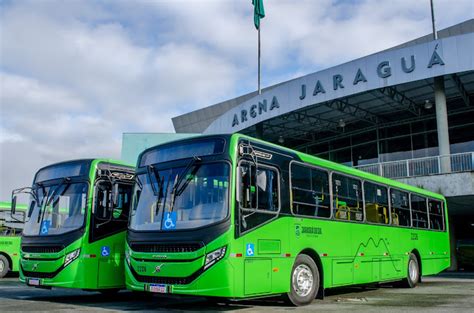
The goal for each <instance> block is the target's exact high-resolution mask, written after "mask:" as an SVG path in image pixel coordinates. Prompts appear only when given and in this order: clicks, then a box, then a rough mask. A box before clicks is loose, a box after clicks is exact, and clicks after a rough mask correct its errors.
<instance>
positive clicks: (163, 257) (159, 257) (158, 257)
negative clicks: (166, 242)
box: [151, 254, 168, 259]
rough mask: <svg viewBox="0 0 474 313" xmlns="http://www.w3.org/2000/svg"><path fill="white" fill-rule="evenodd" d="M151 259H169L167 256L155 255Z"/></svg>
mask: <svg viewBox="0 0 474 313" xmlns="http://www.w3.org/2000/svg"><path fill="white" fill-rule="evenodd" d="M151 257H152V258H154V259H166V258H168V256H167V255H162V254H154V255H152V256H151Z"/></svg>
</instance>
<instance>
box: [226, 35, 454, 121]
mask: <svg viewBox="0 0 474 313" xmlns="http://www.w3.org/2000/svg"><path fill="white" fill-rule="evenodd" d="M438 46H439V44H436V46H435V47H434V49H433V52H432V53H431V57H430V59H429V61H428V64H421V66H425V67H426V68H428V69H431V68H433V67H436V66H444V65H445V62H444V60H443V58H442V56H441V55H440V53H439V51H438ZM419 65H420V64H417V62H416V57H415V55H413V54H412V55H408V56H403V57H401V58H400V59H399V60H398V61H397V62H394V61H393V60H392V62H391V61H389V60H381V61H380V62H379V63H378V64H377V67H376V68H374V69H363V68H357V70H356V71H355V73H354V74H353V75H351V77H347V78H346V77H344V75H342V74H339V73H335V74H333V75H332V86H327V85H326V86H325V85H324V84H323V82H321V80H319V79H318V80H316V81H315V82H314V83H311V84H308V85H307V84H301V86H300V90H299V91H298V93H299V95H298V98H299V100H304V99H306V97H307V94H308V93H311V91H313V92H312V94H313V97H318V96H320V97H322V96H323V95H324V94H326V88H328V87H329V88H331V87H332V90H334V91H337V90H341V89H344V88H345V86H346V85H350V84H351V83H352V85H353V86H359V85H363V84H366V83H368V81H369V79H368V78H367V77H374V76H375V74H376V75H377V77H379V78H381V79H388V78H389V77H391V76H392V74H393V72H392V71H393V68H394V67H398V68H400V69H401V70H402V73H406V74H409V73H412V72H413V71H415V70H416V68H417V66H419ZM367 71H374V72H372V73H370V72H369V73H368V72H367ZM367 74H369V75H368V76H367ZM371 75H372V76H371ZM329 90H330V89H329ZM278 108H280V103H279V102H278V98H277V96H269V97H267V98H265V99H263V100H260V101H258V102H257V103H253V104H250V106H249V107H247V108H243V109H241V110H240V112H237V113H234V117H233V119H232V127H235V126H238V125H240V124H242V123H245V122H249V121H251V120H252V119H255V118H257V117H258V116H260V115H263V114H268V113H269V112H271V111H273V110H275V109H278Z"/></svg>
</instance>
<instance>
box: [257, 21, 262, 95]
mask: <svg viewBox="0 0 474 313" xmlns="http://www.w3.org/2000/svg"><path fill="white" fill-rule="evenodd" d="M261 27H262V24H260V25H259V26H258V94H259V95H261V94H262V89H260V28H261Z"/></svg>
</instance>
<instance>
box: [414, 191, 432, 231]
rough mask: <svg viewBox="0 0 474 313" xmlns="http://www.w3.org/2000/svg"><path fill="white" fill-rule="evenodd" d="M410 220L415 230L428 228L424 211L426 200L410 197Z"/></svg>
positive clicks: (415, 196)
mask: <svg viewBox="0 0 474 313" xmlns="http://www.w3.org/2000/svg"><path fill="white" fill-rule="evenodd" d="M410 202H411V219H412V223H413V224H412V225H413V227H416V228H428V213H427V211H426V198H424V197H420V196H417V195H414V194H412V195H411V201H410Z"/></svg>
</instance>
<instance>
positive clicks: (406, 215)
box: [390, 189, 411, 226]
mask: <svg viewBox="0 0 474 313" xmlns="http://www.w3.org/2000/svg"><path fill="white" fill-rule="evenodd" d="M390 201H391V204H392V212H391V215H392V225H398V226H411V217H410V205H409V202H408V193H407V192H403V191H399V190H394V189H392V190H390Z"/></svg>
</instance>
